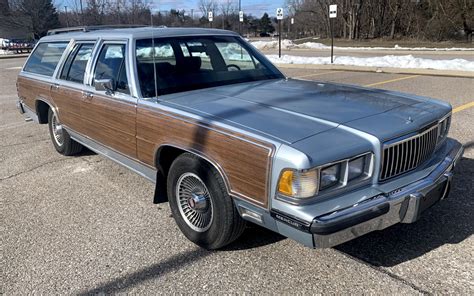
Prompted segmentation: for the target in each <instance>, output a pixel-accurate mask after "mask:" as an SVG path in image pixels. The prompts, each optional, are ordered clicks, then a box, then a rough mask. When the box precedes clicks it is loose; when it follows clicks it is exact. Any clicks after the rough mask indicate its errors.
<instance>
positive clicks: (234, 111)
mask: <svg viewBox="0 0 474 296" xmlns="http://www.w3.org/2000/svg"><path fill="white" fill-rule="evenodd" d="M427 100H428V99H427V98H420V97H412V96H406V95H402V94H398V93H393V92H389V91H383V90H375V89H367V88H362V87H356V86H347V85H340V84H334V83H323V82H314V81H305V80H295V79H281V80H269V81H260V82H250V83H241V84H234V85H227V86H221V87H215V88H209V89H203V90H198V91H191V92H187V93H181V94H177V95H176V94H175V95H167V96H164V97H161V101H162V103H163V104H168V105H171V106H173V107H175V108H180V109H183V110H185V111H190V112H193V113H197V114H199V115H201V116H204V117H206V118H208V119H209V120H211V121H220V122H224V123H228V124H231V125H234V126H236V127H239V128H243V129H246V130H249V131H253V132H257V133H261V134H264V135H266V136H270V137H272V138H275V139H278V140H280V141H283V142H286V143H295V142H297V141H300V140H302V139H305V138H308V137H311V136H313V135H316V134H319V133H322V132H325V131H328V130H329V129H333V128H337V127H338V126H339V125H341V124H343V125H347V126H350V127H354V128H357V129H360V130H363V131H365V132H368V133H371V134H373V135H375V136H379V137H383V138H386V137H390V136H392V135H391V134H390V133H387V132H386V129H387V128H388V130H392V131H393V130H396V131H399V130H400V129H408V130H410V129H412V128H413V126H410V127H409V128H407V126H406V125H407V122H409V123H414V122H415V121H416V124H420V125H422V124H424V123H425V122H426V121H429V120H431V119H432V118H435V117H436V115H434V114H433V112H432V111H433V106H432V104H430V103H428V104H427V103H426V101H427ZM434 109H436V108H434ZM364 119H367V120H365V121H364ZM380 121H384V124H383V125H379V126H377V124H378V122H380Z"/></svg>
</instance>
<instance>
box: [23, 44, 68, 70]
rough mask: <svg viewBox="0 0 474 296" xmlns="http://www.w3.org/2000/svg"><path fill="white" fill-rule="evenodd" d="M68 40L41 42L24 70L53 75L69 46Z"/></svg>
mask: <svg viewBox="0 0 474 296" xmlns="http://www.w3.org/2000/svg"><path fill="white" fill-rule="evenodd" d="M67 44H68V42H54V43H41V44H39V45H38V46H37V47H36V49H35V51H34V52H33V53H32V54H31V56H30V58H29V59H28V62H27V63H26V65H25V67H24V69H23V71H26V72H31V73H35V74H41V75H46V76H53V73H54V69H56V66H57V65H58V62H59V59H61V56H62V54H63V52H64V50H65V49H66V47H67Z"/></svg>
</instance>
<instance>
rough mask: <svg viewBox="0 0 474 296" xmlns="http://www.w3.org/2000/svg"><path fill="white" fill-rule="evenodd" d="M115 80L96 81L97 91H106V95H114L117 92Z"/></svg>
mask: <svg viewBox="0 0 474 296" xmlns="http://www.w3.org/2000/svg"><path fill="white" fill-rule="evenodd" d="M114 85H115V84H114V80H113V79H111V78H109V79H94V86H95V90H100V91H105V92H106V93H110V94H111V93H113V92H114V90H115V87H114Z"/></svg>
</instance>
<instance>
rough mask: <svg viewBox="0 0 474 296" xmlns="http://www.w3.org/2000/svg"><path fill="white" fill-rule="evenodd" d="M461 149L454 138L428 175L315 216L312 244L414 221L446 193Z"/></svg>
mask: <svg viewBox="0 0 474 296" xmlns="http://www.w3.org/2000/svg"><path fill="white" fill-rule="evenodd" d="M463 151H464V149H463V147H462V145H461V144H460V143H459V142H455V143H454V145H453V147H452V149H451V151H450V152H449V153H448V154H447V155H446V157H445V158H444V160H443V161H441V162H440V164H439V165H438V166H437V167H436V168H435V169H434V170H433V171H432V172H431V173H430V174H429V175H428V176H427V177H425V178H423V179H421V180H418V181H416V182H414V183H411V184H409V185H406V186H404V187H401V188H399V189H397V190H394V191H392V192H389V193H387V194H381V195H377V196H375V197H373V198H371V199H369V200H365V201H363V202H361V203H359V204H356V205H353V206H352V207H350V208H346V209H343V210H338V211H336V212H333V213H330V214H326V215H323V216H319V217H316V218H315V219H314V220H313V222H312V223H311V225H310V226H309V232H310V233H311V234H312V235H313V243H314V246H315V247H318V248H328V247H332V246H335V245H338V244H341V243H344V242H346V241H349V240H352V239H354V238H357V237H359V236H362V235H364V234H366V233H369V232H372V231H375V230H381V229H384V228H387V227H389V226H391V225H394V224H396V223H413V222H415V221H416V220H417V219H418V218H419V216H420V214H421V213H422V212H423V211H424V210H426V209H427V208H429V207H430V206H432V205H433V204H435V203H436V202H438V201H439V200H442V199H444V198H445V197H446V196H447V195H448V192H449V188H450V183H451V179H452V176H453V173H452V171H453V169H454V168H455V167H456V165H457V162H458V161H459V159H460V158H461V156H462V154H463Z"/></svg>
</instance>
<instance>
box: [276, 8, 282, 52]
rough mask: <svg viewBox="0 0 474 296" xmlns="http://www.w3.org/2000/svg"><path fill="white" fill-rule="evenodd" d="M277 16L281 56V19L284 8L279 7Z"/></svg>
mask: <svg viewBox="0 0 474 296" xmlns="http://www.w3.org/2000/svg"><path fill="white" fill-rule="evenodd" d="M276 16H277V20H278V57H279V58H281V21H282V20H283V8H281V7H279V8H277V11H276Z"/></svg>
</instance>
